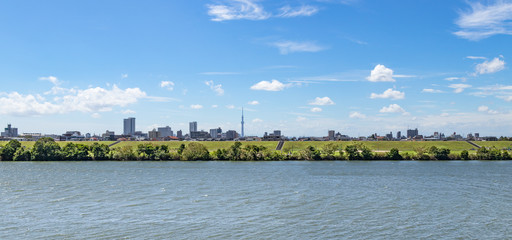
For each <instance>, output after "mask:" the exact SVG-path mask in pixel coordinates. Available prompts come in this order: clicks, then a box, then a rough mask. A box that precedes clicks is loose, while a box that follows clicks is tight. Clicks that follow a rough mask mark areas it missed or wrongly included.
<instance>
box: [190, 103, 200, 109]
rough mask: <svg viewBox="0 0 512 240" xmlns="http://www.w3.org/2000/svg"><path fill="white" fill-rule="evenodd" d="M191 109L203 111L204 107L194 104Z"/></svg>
mask: <svg viewBox="0 0 512 240" xmlns="http://www.w3.org/2000/svg"><path fill="white" fill-rule="evenodd" d="M190 108H192V109H201V108H203V105H200V104H192V105H190Z"/></svg>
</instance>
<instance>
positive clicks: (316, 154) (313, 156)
mask: <svg viewBox="0 0 512 240" xmlns="http://www.w3.org/2000/svg"><path fill="white" fill-rule="evenodd" d="M300 157H301V160H308V161H311V160H321V159H322V155H321V153H320V150H318V149H315V147H313V146H308V147H307V148H306V149H304V150H302V151H300Z"/></svg>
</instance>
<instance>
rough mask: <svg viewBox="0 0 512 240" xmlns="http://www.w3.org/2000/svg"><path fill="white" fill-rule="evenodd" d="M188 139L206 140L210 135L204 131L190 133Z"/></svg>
mask: <svg viewBox="0 0 512 240" xmlns="http://www.w3.org/2000/svg"><path fill="white" fill-rule="evenodd" d="M190 138H192V139H206V138H210V134H208V132H205V131H195V132H191V133H190Z"/></svg>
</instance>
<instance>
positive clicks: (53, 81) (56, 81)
mask: <svg viewBox="0 0 512 240" xmlns="http://www.w3.org/2000/svg"><path fill="white" fill-rule="evenodd" d="M39 80H42V81H49V82H51V83H53V85H59V83H60V82H59V79H58V78H57V77H54V76H48V77H40V78H39Z"/></svg>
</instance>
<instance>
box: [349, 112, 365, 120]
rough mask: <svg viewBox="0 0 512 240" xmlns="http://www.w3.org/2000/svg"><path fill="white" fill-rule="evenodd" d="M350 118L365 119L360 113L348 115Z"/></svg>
mask: <svg viewBox="0 0 512 240" xmlns="http://www.w3.org/2000/svg"><path fill="white" fill-rule="evenodd" d="M349 117H350V118H359V119H364V118H366V115H364V114H362V113H360V112H352V113H350V115H349Z"/></svg>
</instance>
